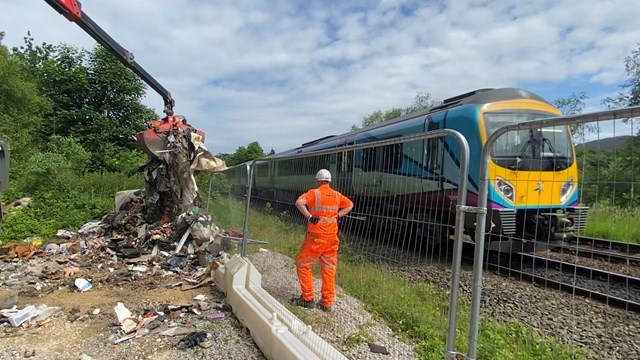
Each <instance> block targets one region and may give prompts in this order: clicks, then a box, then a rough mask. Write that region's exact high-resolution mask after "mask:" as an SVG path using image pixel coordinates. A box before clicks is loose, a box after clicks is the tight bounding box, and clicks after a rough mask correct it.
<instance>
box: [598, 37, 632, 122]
mask: <svg viewBox="0 0 640 360" xmlns="http://www.w3.org/2000/svg"><path fill="white" fill-rule="evenodd" d="M638 46H639V47H638V49H635V50H633V51H632V52H631V55H629V56H627V57H625V58H624V69H625V72H626V73H627V76H628V78H627V80H626V81H625V82H624V83H623V84H622V85H620V87H621V88H622V91H620V92H619V93H618V95H616V96H614V97H607V98H605V99H604V100H602V104H603V105H605V106H607V107H608V108H610V109H616V108H621V107H626V106H638V105H640V43H639V44H638Z"/></svg>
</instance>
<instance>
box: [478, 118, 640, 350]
mask: <svg viewBox="0 0 640 360" xmlns="http://www.w3.org/2000/svg"><path fill="white" fill-rule="evenodd" d="M638 116H640V108H638V107H636V108H627V109H620V110H609V111H602V112H597V113H592V114H584V115H575V116H567V117H558V118H548V119H544V120H535V121H529V122H522V123H519V124H517V125H511V126H506V127H503V128H501V129H499V130H497V131H496V132H494V133H493V135H491V136H489V138H488V139H487V142H486V144H485V147H484V149H483V151H482V155H481V170H480V180H479V199H478V207H481V208H486V209H487V212H486V213H480V214H478V216H477V224H478V226H477V228H476V234H475V243H476V249H475V256H474V271H473V276H474V282H473V297H472V308H471V321H470V329H469V345H468V348H469V351H468V355H467V356H468V358H469V359H476V358H478V349H479V347H481V346H483V345H486V344H482V342H481V341H479V338H478V334H479V331H481V330H482V326H483V325H482V323H481V322H480V310H481V304H482V309H483V311H484V313H485V315H489V316H491V317H493V318H498V319H500V320H504V321H509V320H510V319H517V320H519V321H521V322H523V323H524V324H526V325H527V326H528V327H530V328H533V329H534V330H535V331H536V332H538V333H540V334H541V335H542V336H543V337H549V338H554V339H556V340H557V341H558V342H560V343H563V344H567V345H570V346H572V348H571V349H573V350H567V351H572V352H573V353H572V356H574V357H577V358H583V357H595V358H609V359H612V358H619V359H628V358H638V357H640V317H639V315H638V312H639V311H640V233H639V232H638V230H637V229H638V226H637V218H638V215H640V213H639V212H638V207H637V206H638V194H637V190H636V189H637V186H638V183H639V176H638V175H637V173H638V172H637V164H638V160H640V157H639V156H638V154H639V153H640V150H639V148H638V147H637V146H638V145H640V143H639V142H638V136H637V128H635V127H634V122H633V121H634V119H633V118H634V117H638ZM630 118H631V119H630ZM628 119H630V120H628ZM570 131H573V133H574V136H573V138H572V137H569V136H567V135H568V134H570ZM572 139H574V140H575V143H576V145H575V148H574V144H572V141H571V140H572ZM488 269H491V270H492V271H497V272H499V273H501V274H503V275H506V276H507V277H506V278H504V277H503V278H501V279H498V278H495V277H493V274H492V272H488V271H487V270H488ZM483 270H484V271H485V272H483ZM483 276H484V277H485V279H484V280H485V284H484V288H483V283H482V281H483ZM559 290H562V291H559ZM483 295H484V296H483ZM558 355H560V354H558Z"/></svg>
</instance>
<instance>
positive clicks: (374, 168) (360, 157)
mask: <svg viewBox="0 0 640 360" xmlns="http://www.w3.org/2000/svg"><path fill="white" fill-rule="evenodd" d="M362 135H364V134H360V135H359V136H362ZM364 136H368V134H367V135H364ZM371 141H374V140H369V139H367V138H364V139H362V140H360V139H357V140H356V143H367V142H371ZM380 150H381V149H380V147H370V148H365V149H362V150H356V151H355V152H354V162H353V163H354V166H353V177H352V178H353V190H354V192H355V193H356V194H358V195H361V196H364V197H376V196H379V195H380V194H379V187H380V185H381V183H382V173H381V172H380V170H381V162H380V161H379V159H380V157H381V153H380Z"/></svg>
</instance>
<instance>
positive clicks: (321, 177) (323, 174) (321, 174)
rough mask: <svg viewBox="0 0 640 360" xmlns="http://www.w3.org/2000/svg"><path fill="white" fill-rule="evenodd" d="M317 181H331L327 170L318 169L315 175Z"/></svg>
mask: <svg viewBox="0 0 640 360" xmlns="http://www.w3.org/2000/svg"><path fill="white" fill-rule="evenodd" d="M316 180H317V181H329V182H330V181H331V173H330V172H329V170H327V169H320V170H319V171H318V173H316Z"/></svg>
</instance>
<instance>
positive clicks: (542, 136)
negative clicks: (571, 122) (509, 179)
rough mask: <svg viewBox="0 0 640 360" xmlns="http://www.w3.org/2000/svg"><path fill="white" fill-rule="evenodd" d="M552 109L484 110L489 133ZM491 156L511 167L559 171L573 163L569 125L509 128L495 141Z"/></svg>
mask: <svg viewBox="0 0 640 360" xmlns="http://www.w3.org/2000/svg"><path fill="white" fill-rule="evenodd" d="M554 116H556V115H554V114H550V113H540V112H536V113H531V112H490V113H485V114H484V124H485V129H486V132H487V137H489V136H490V135H491V134H493V133H494V132H495V131H496V130H498V129H499V128H501V127H504V126H507V125H512V124H520V123H524V122H529V121H532V120H537V119H542V118H546V117H554ZM491 158H492V159H493V161H494V162H495V163H496V164H497V165H499V166H502V167H506V168H510V169H512V170H531V171H558V170H563V169H566V168H568V167H569V166H570V165H571V164H572V163H573V150H572V146H571V133H570V132H569V128H568V127H567V126H553V127H546V128H542V129H531V130H517V131H509V132H507V133H505V134H503V135H502V136H500V138H498V140H497V141H496V143H495V145H494V146H493V149H491Z"/></svg>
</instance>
